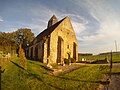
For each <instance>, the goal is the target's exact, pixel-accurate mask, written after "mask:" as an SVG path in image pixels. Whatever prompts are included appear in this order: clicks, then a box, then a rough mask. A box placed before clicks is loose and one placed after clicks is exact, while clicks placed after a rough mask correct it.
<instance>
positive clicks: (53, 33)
mask: <svg viewBox="0 0 120 90" xmlns="http://www.w3.org/2000/svg"><path fill="white" fill-rule="evenodd" d="M26 56H27V57H28V58H30V59H34V60H39V61H41V62H43V63H59V64H63V63H64V59H68V58H74V59H75V60H76V61H77V60H78V42H77V39H76V36H75V32H74V30H73V27H72V24H71V22H70V18H69V17H68V16H67V17H65V18H63V19H62V20H60V21H58V19H57V18H56V16H55V15H53V16H52V17H51V18H50V20H49V21H48V25H47V29H45V30H44V31H43V32H41V33H40V34H39V35H38V36H37V37H36V38H35V39H34V40H33V41H32V42H31V44H30V45H29V47H27V49H26Z"/></svg>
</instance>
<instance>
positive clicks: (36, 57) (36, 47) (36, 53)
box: [35, 45, 38, 60]
mask: <svg viewBox="0 0 120 90" xmlns="http://www.w3.org/2000/svg"><path fill="white" fill-rule="evenodd" d="M35 59H36V60H37V59H38V45H36V46H35Z"/></svg>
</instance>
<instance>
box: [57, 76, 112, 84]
mask: <svg viewBox="0 0 120 90" xmlns="http://www.w3.org/2000/svg"><path fill="white" fill-rule="evenodd" d="M57 77H58V78H60V79H64V80H71V81H78V82H87V83H99V84H109V83H110V81H101V80H97V81H95V80H93V81H92V80H79V79H72V78H67V77H59V76H57Z"/></svg>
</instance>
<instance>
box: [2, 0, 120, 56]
mask: <svg viewBox="0 0 120 90" xmlns="http://www.w3.org/2000/svg"><path fill="white" fill-rule="evenodd" d="M52 15H56V17H57V18H58V20H61V19H63V18H64V17H66V16H69V17H70V20H71V23H72V26H73V28H74V31H75V34H76V37H77V40H78V48H79V50H78V51H79V52H80V53H93V54H99V53H102V52H110V51H111V50H112V51H116V46H115V41H116V45H117V51H120V0H0V31H1V32H13V31H16V30H17V29H19V28H30V29H32V32H33V33H34V34H35V36H36V35H38V34H39V33H40V32H42V31H43V30H44V29H46V28H47V23H48V20H49V19H50V18H51V16H52Z"/></svg>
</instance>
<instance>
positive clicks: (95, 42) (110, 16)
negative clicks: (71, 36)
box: [75, 0, 120, 53]
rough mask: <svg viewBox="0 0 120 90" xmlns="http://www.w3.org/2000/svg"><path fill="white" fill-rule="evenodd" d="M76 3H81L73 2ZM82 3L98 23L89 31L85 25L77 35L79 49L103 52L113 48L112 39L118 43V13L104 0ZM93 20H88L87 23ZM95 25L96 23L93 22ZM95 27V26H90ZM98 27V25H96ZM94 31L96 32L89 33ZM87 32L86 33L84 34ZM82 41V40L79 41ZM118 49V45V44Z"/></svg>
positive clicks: (119, 41) (119, 48)
mask: <svg viewBox="0 0 120 90" xmlns="http://www.w3.org/2000/svg"><path fill="white" fill-rule="evenodd" d="M75 3H76V4H77V5H79V3H81V2H80V1H77V0H76V2H75ZM84 5H85V6H86V7H87V9H88V11H89V13H90V14H89V15H91V17H92V18H94V19H95V20H96V21H97V22H99V23H98V25H99V28H96V29H97V30H93V31H91V32H89V31H90V28H89V27H88V26H87V25H86V27H88V28H86V27H85V28H86V30H85V31H84V30H83V31H81V33H83V32H85V33H83V34H82V36H81V35H79V37H77V38H78V40H79V51H87V50H88V51H91V52H93V53H99V52H105V51H110V50H115V45H114V41H115V40H117V43H118V44H120V35H119V33H120V18H119V14H118V13H117V12H115V10H114V9H113V8H112V7H111V6H110V5H109V3H108V2H106V1H105V0H99V1H97V2H96V0H90V1H89V0H85V3H84ZM90 23H91V24H92V23H94V22H92V21H90V22H89V24H90ZM94 25H96V24H94ZM91 27H95V26H91ZM97 27H98V26H97ZM94 31H96V33H97V34H91V33H94ZM86 33H88V35H87V34H86ZM81 41H82V42H81ZM118 50H120V47H119V45H118Z"/></svg>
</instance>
